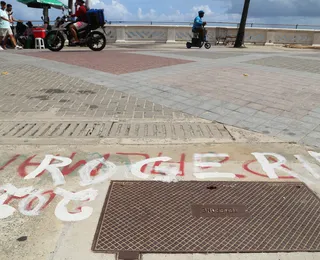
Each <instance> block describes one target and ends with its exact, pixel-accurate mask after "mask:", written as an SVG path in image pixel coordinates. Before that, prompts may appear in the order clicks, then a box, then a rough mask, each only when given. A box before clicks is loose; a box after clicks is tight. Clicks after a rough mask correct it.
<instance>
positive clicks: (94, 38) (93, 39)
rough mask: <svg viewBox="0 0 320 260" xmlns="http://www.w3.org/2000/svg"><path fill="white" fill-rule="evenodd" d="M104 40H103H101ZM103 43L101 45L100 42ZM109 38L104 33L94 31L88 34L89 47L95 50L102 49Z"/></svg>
mask: <svg viewBox="0 0 320 260" xmlns="http://www.w3.org/2000/svg"><path fill="white" fill-rule="evenodd" d="M101 41H102V42H101ZM99 42H100V43H101V46H99V45H98V43H99ZM106 44H107V39H106V37H105V36H104V34H103V33H101V32H98V31H94V32H91V33H90V34H89V35H88V42H87V45H88V47H89V48H90V49H91V50H93V51H102V50H103V49H104V47H106Z"/></svg>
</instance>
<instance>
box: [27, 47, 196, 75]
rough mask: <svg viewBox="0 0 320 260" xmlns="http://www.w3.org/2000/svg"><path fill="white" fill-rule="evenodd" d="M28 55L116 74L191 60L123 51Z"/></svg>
mask: <svg viewBox="0 0 320 260" xmlns="http://www.w3.org/2000/svg"><path fill="white" fill-rule="evenodd" d="M26 55H29V56H33V57H37V58H43V59H48V60H54V61H59V62H64V63H68V64H73V65H78V66H83V67H85V68H89V69H94V70H99V71H103V72H108V73H112V74H116V75H121V74H125V73H131V72H137V71H144V70H148V69H154V68H160V67H164V66H173V65H177V64H184V63H189V62H191V61H188V60H182V59H172V58H162V57H160V58H157V57H154V56H150V55H141V54H140V55H139V54H134V53H127V52H121V51H103V52H92V51H78V52H75V51H69V52H63V55H59V54H56V53H53V52H29V53H26Z"/></svg>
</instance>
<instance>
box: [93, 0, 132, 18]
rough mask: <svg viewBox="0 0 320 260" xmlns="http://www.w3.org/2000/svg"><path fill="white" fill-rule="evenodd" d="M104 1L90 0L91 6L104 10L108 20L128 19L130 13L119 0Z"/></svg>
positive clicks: (130, 15)
mask: <svg viewBox="0 0 320 260" xmlns="http://www.w3.org/2000/svg"><path fill="white" fill-rule="evenodd" d="M108 2H109V3H105V2H103V1H101V0H91V4H92V7H94V8H101V9H104V10H105V15H106V18H107V19H108V20H129V19H131V18H132V14H131V13H130V12H129V11H128V9H127V7H125V6H124V5H123V4H122V3H121V2H120V1H119V0H111V3H110V1H108Z"/></svg>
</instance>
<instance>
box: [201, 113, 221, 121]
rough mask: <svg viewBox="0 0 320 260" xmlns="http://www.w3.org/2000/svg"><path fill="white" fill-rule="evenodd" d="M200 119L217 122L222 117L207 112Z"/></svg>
mask: <svg viewBox="0 0 320 260" xmlns="http://www.w3.org/2000/svg"><path fill="white" fill-rule="evenodd" d="M200 117H201V118H203V119H207V120H211V121H215V120H217V119H218V118H219V117H220V115H217V114H215V113H212V112H209V111H206V112H204V113H203V114H201V115H200Z"/></svg>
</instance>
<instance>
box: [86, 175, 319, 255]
mask: <svg viewBox="0 0 320 260" xmlns="http://www.w3.org/2000/svg"><path fill="white" fill-rule="evenodd" d="M319 216H320V200H319V198H317V196H316V195H315V194H314V193H313V192H312V191H311V190H310V189H309V188H307V186H305V185H304V184H302V183H272V182H271V183H270V182H257V183H254V182H178V183H162V182H149V181H144V182H142V181H132V182H131V181H128V182H120V181H114V182H112V183H111V186H110V188H109V192H108V195H107V198H106V201H105V204H104V207H103V210H102V213H101V217H100V221H99V224H98V227H97V231H96V235H95V238H94V242H93V246H92V250H93V251H97V252H108V253H117V252H126V251H128V252H129V251H130V252H140V253H209V252H212V253H213V252H281V251H286V252H290V251H320V218H319Z"/></svg>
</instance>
